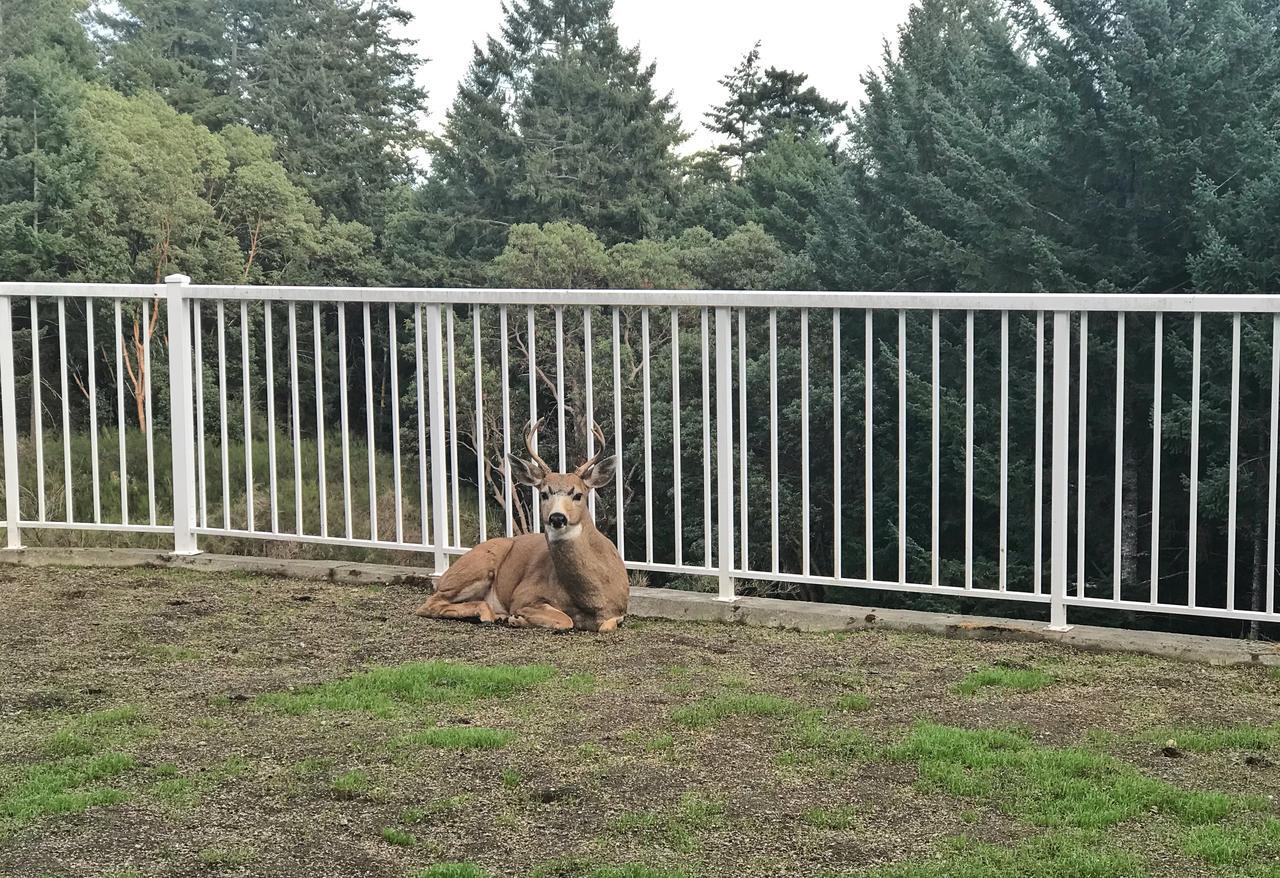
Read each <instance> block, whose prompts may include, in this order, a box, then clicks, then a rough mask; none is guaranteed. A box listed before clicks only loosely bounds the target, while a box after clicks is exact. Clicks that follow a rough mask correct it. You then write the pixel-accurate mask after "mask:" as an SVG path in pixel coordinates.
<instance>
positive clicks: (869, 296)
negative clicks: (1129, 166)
mask: <svg viewBox="0 0 1280 878" xmlns="http://www.w3.org/2000/svg"><path fill="white" fill-rule="evenodd" d="M167 287H168V285H166V284H89V283H57V282H51V283H46V282H28V281H0V296H10V297H13V296H42V297H50V298H59V297H63V298H76V297H86V296H87V297H105V298H139V299H149V298H157V297H163V296H164V295H165V290H166V289H167ZM182 290H183V292H184V293H185V294H186V295H187V296H188V297H190V298H193V299H210V300H227V301H241V300H247V301H259V302H261V301H292V302H349V303H353V304H359V303H364V302H369V303H398V304H414V303H418V304H441V305H471V304H481V305H516V306H530V305H553V306H554V305H561V306H587V305H603V306H615V305H616V306H636V305H641V306H651V307H689V308H701V307H709V308H716V307H729V308H815V309H825V308H849V309H857V310H862V309H872V310H886V311H897V310H908V311H917V310H926V311H931V310H935V309H936V310H939V311H1103V312H1110V313H1115V312H1119V311H1125V312H1147V313H1155V312H1164V313H1170V312H1172V313H1188V314H1193V313H1197V312H1199V313H1223V314H1232V313H1248V314H1252V313H1266V314H1275V313H1280V295H1271V294H1254V293H1248V294H1230V293H1225V294H1224V293H1139V294H1121V293H947V292H860V291H839V292H831V291H816V290H815V291H796V292H792V291H769V290H750V291H739V290H587V289H499V288H470V287H441V288H434V287H303V286H249V285H220V284H208V285H205V284H192V285H190V286H183V287H182Z"/></svg>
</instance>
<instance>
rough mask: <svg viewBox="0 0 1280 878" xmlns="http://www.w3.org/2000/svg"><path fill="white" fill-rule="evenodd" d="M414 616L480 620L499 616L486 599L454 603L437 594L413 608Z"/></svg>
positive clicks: (487, 620) (495, 620)
mask: <svg viewBox="0 0 1280 878" xmlns="http://www.w3.org/2000/svg"><path fill="white" fill-rule="evenodd" d="M413 612H414V615H415V616H427V617H429V618H433V619H478V620H479V621H481V622H497V621H498V620H499V618H500V617H499V616H498V614H497V613H495V612H494V611H493V607H491V606H489V603H488V602H487V601H461V602H458V603H454V602H452V601H450V600H448V599H447V598H444V597H441V596H440V595H438V594H433V595H432V596H431V597H429V598H427V599H426V601H425V602H424V603H423V604H422V606H420V607H418V609H416V610H414V611H413Z"/></svg>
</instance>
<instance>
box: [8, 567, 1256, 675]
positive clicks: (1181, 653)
mask: <svg viewBox="0 0 1280 878" xmlns="http://www.w3.org/2000/svg"><path fill="white" fill-rule="evenodd" d="M2 564H11V565H20V566H24V567H42V566H54V567H59V566H60V567H174V568H179V569H190V570H201V571H206V572H211V573H217V572H227V573H230V572H251V573H258V574H261V575H265V576H280V577H290V578H296V579H322V580H327V581H329V582H341V583H356V584H358V583H382V584H388V585H391V584H401V585H415V586H421V587H423V588H427V587H428V586H429V585H430V583H431V581H432V580H433V579H434V575H433V574H432V572H431V571H430V570H428V569H427V568H424V567H410V566H404V565H390V564H355V563H349V562H345V561H309V560H302V559H288V558H257V557H249V556H237V555H211V554H200V555H171V554H168V553H165V552H156V551H149V550H142V549H62V548H60V549H42V548H30V549H16V550H12V551H9V550H5V551H0V565H2ZM628 613H629V615H631V616H632V617H635V618H640V619H669V620H673V621H685V622H727V623H735V624H739V625H753V626H756V627H760V628H785V629H790V630H795V631H812V632H832V631H861V630H868V629H877V628H879V629H886V630H890V631H906V632H914V633H920V634H933V635H937V636H940V637H951V638H963V639H967V640H1020V641H1027V642H1037V643H1055V644H1058V645H1061V646H1070V647H1074V648H1076V649H1082V650H1089V651H1093V652H1130V653H1139V654H1142V655H1150V656H1157V657H1160V658H1166V659H1176V660H1179V661H1192V662H1203V663H1207V664H1211V665H1255V666H1262V667H1270V668H1280V643H1264V642H1259V641H1248V640H1233V639H1230V638H1226V637H1202V636H1199V635H1195V634H1166V633H1163V632H1158V631H1130V630H1125V629H1121V628H1102V627H1096V626H1088V625H1077V626H1075V627H1073V628H1071V629H1069V630H1067V631H1050V630H1048V629H1047V628H1046V627H1045V624H1044V623H1043V622H1027V621H1023V620H1018V619H1001V618H996V617H991V616H960V615H953V614H949V613H927V612H921V611H917V610H893V609H883V608H870V607H854V606H849V605H847V604H820V603H809V602H805V601H784V600H776V599H773V598H751V597H744V598H738V599H737V600H734V601H721V600H719V599H718V598H716V597H715V596H714V595H711V594H704V593H699V592H691V591H675V590H672V589H665V588H633V589H632V590H631V605H630V608H629V610H628Z"/></svg>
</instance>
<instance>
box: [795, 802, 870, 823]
mask: <svg viewBox="0 0 1280 878" xmlns="http://www.w3.org/2000/svg"><path fill="white" fill-rule="evenodd" d="M800 819H801V821H803V822H804V823H807V824H809V825H810V826H816V827H817V828H818V829H852V828H853V827H854V826H855V825H857V822H858V809H857V808H855V807H853V806H852V805H846V806H843V807H837V808H810V809H809V810H807V811H805V812H804V813H803V814H801V815H800Z"/></svg>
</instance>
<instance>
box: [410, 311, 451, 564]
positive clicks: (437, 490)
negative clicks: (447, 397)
mask: <svg viewBox="0 0 1280 878" xmlns="http://www.w3.org/2000/svg"><path fill="white" fill-rule="evenodd" d="M426 309H427V407H428V409H429V410H430V415H431V518H432V520H433V522H434V523H435V528H434V530H435V534H434V537H433V539H432V543H433V545H434V548H435V564H436V574H437V575H439V574H441V573H444V571H445V570H446V569H447V568H448V567H449V556H448V555H446V554H445V551H444V549H445V546H447V545H448V544H449V522H448V511H447V507H446V505H445V490H446V485H445V473H444V454H445V452H444V440H445V436H444V340H443V336H442V333H441V324H442V322H443V316H442V314H441V306H440V305H439V304H432V305H427V306H426ZM418 453H419V454H421V453H422V451H421V449H419V452H418Z"/></svg>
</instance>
